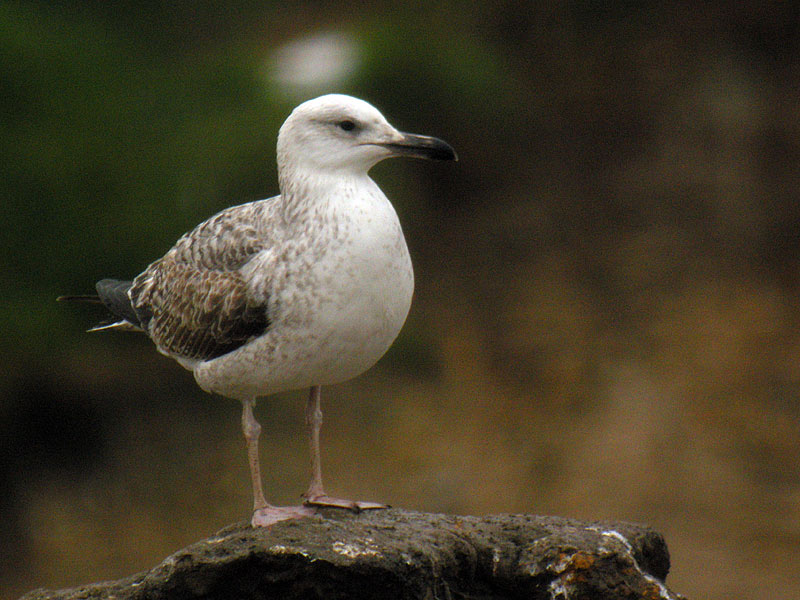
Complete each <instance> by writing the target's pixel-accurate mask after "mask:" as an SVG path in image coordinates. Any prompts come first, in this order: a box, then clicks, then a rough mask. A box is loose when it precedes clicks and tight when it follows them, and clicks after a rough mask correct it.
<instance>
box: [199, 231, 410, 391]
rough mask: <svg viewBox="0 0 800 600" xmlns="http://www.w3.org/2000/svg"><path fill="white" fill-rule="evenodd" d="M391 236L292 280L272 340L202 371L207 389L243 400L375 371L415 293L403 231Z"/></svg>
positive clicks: (335, 255)
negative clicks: (372, 367)
mask: <svg viewBox="0 0 800 600" xmlns="http://www.w3.org/2000/svg"><path fill="white" fill-rule="evenodd" d="M390 233H391V234H392V235H387V236H384V237H383V238H381V241H380V242H379V243H374V242H373V241H372V239H371V238H370V239H366V240H363V239H361V240H355V241H352V240H346V242H345V243H343V244H342V245H340V246H338V247H334V248H331V249H329V250H328V251H327V252H326V254H325V255H324V256H322V257H321V258H319V260H317V261H315V262H314V263H313V264H308V265H307V268H306V269H305V271H304V272H303V273H302V274H301V275H299V276H296V277H289V278H288V279H287V284H286V285H285V286H284V287H283V289H282V290H281V292H280V294H279V295H278V297H276V298H275V300H276V302H277V304H278V306H279V310H278V314H277V315H276V319H275V321H274V322H273V323H272V324H271V326H270V328H269V330H268V331H267V332H266V334H265V335H263V336H261V337H260V338H256V339H254V340H253V341H251V342H250V343H248V344H246V345H245V346H243V347H241V348H240V349H238V350H236V351H234V352H231V353H230V354H227V355H224V356H221V357H219V358H217V359H215V360H212V361H208V362H206V363H202V364H201V365H198V366H197V367H196V368H195V377H196V378H197V381H198V383H199V384H200V385H201V387H203V388H204V389H206V390H208V391H214V392H217V393H220V394H222V395H224V396H228V397H234V398H239V399H243V398H248V397H257V396H264V395H267V394H271V393H275V392H278V391H284V390H290V389H297V388H302V387H307V386H311V385H326V384H331V383H338V382H341V381H345V380H347V379H350V378H352V377H355V376H357V375H359V374H361V373H363V372H364V371H366V370H367V369H369V368H370V367H371V366H372V365H374V364H375V362H377V361H378V359H380V358H381V356H383V354H384V353H385V352H386V351H387V350H388V349H389V347H390V346H391V344H392V342H393V341H394V339H395V338H396V337H397V335H398V333H399V332H400V329H401V328H402V326H403V323H404V322H405V319H406V316H407V314H408V310H409V308H410V306H411V297H412V294H413V289H414V277H413V270H412V267H411V260H410V258H409V255H408V249H407V248H406V244H405V240H404V238H403V237H402V232H401V231H400V229H399V224H398V225H397V227H396V230H392V231H391V232H390Z"/></svg>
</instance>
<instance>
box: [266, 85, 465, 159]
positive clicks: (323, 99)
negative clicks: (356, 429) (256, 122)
mask: <svg viewBox="0 0 800 600" xmlns="http://www.w3.org/2000/svg"><path fill="white" fill-rule="evenodd" d="M401 155H405V156H416V157H418V158H433V159H439V160H456V154H455V152H454V151H453V149H452V148H451V147H450V145H449V144H447V143H446V142H444V141H442V140H439V139H437V138H433V137H428V136H421V135H414V134H409V133H403V132H401V131H398V130H397V129H395V128H394V127H392V126H391V125H390V124H389V122H388V121H387V120H386V119H385V118H384V117H383V115H382V114H381V113H380V112H379V111H378V109H376V108H375V107H374V106H372V105H371V104H369V103H367V102H364V101H363V100H359V99H358V98H353V97H352V96H345V95H342V94H329V95H327V96H320V97H319V98H315V99H313V100H308V101H307V102H304V103H303V104H301V105H300V106H298V107H297V108H295V109H294V111H292V114H291V115H289V118H288V119H286V122H285V123H284V124H283V126H282V127H281V129H280V132H279V133H278V171H279V172H281V171H283V170H284V169H287V168H289V169H290V170H293V171H296V170H304V171H305V170H308V171H313V172H317V173H322V172H324V171H333V172H339V173H341V172H350V173H366V172H367V171H368V170H369V169H370V168H371V167H372V166H373V165H374V164H375V163H377V162H379V161H381V160H383V159H384V158H389V157H390V156H401Z"/></svg>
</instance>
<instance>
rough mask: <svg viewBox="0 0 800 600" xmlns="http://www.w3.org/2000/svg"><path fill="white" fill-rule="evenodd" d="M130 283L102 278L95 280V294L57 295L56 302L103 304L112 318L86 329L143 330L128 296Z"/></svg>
mask: <svg viewBox="0 0 800 600" xmlns="http://www.w3.org/2000/svg"><path fill="white" fill-rule="evenodd" d="M131 284H132V282H130V281H120V280H117V279H102V280H100V281H98V282H97V294H75V295H67V296H59V297H58V298H56V300H57V301H58V302H86V303H89V304H102V305H104V306H105V307H106V308H107V309H108V311H109V312H110V313H111V315H112V317H113V318H112V319H109V320H106V321H103V322H100V323H98V324H97V325H95V326H94V327H92V328H91V329H89V330H88V331H105V330H107V329H116V330H120V331H143V328H142V326H141V323H140V321H139V316H138V315H137V314H136V311H135V310H134V309H133V306H131V301H130V298H128V290H129V289H130V287H131Z"/></svg>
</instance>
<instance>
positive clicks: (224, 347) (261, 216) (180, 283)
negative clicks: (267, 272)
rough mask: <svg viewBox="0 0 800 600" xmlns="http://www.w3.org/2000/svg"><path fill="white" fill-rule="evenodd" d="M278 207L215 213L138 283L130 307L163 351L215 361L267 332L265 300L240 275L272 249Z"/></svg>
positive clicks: (269, 204)
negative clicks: (269, 228) (272, 220)
mask: <svg viewBox="0 0 800 600" xmlns="http://www.w3.org/2000/svg"><path fill="white" fill-rule="evenodd" d="M275 204H276V199H275V198H271V199H269V200H262V201H259V202H252V203H249V204H243V205H241V206H235V207H232V208H229V209H227V210H224V211H222V212H221V213H218V214H217V215H215V216H214V217H211V218H210V219H209V220H207V221H205V222H203V223H201V224H200V225H198V226H197V227H195V228H194V229H193V230H192V231H190V232H189V233H187V234H186V235H184V236H183V237H182V238H181V239H180V240H178V242H177V243H176V244H175V246H174V247H173V248H172V249H171V250H170V251H169V252H167V254H165V255H164V256H163V257H162V258H160V259H159V260H157V261H155V262H154V263H152V264H151V265H150V266H149V267H148V268H147V269H146V270H145V271H144V272H143V273H142V274H141V275H139V276H138V277H137V278H136V279H134V281H133V285H132V286H131V289H130V292H129V296H130V299H131V304H132V306H133V308H134V310H135V311H136V313H137V314H138V315H140V316H141V320H142V322H143V323H142V324H143V326H144V328H145V329H146V331H147V332H148V334H149V335H150V337H151V338H152V339H153V341H154V342H155V343H156V344H157V345H158V347H159V348H160V349H161V350H162V351H164V352H167V353H169V354H172V355H177V356H180V357H183V358H191V359H200V360H210V359H212V358H217V357H219V356H222V355H224V354H227V353H228V352H231V351H233V350H236V349H237V348H239V347H241V346H242V345H244V344H246V343H247V342H248V341H250V340H251V339H252V338H253V337H254V336H258V335H261V334H262V333H264V332H265V331H266V330H267V329H268V328H269V324H270V322H269V317H268V314H267V311H268V300H269V299H268V298H267V294H266V292H265V290H264V289H260V290H256V289H253V286H252V285H251V284H250V283H249V282H248V281H246V280H245V279H244V278H243V276H242V271H241V269H242V267H243V266H244V265H246V264H247V263H248V262H249V261H250V259H252V257H253V256H255V255H256V254H258V253H259V252H261V251H262V250H265V249H267V248H269V246H270V243H271V240H270V239H269V236H268V235H266V233H265V231H264V226H265V223H267V222H268V221H269V217H270V216H271V214H272V211H273V210H274V206H275ZM263 285H264V282H262V286H263Z"/></svg>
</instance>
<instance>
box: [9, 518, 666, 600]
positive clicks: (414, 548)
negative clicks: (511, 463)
mask: <svg viewBox="0 0 800 600" xmlns="http://www.w3.org/2000/svg"><path fill="white" fill-rule="evenodd" d="M668 571H669V554H668V552H667V547H666V544H665V542H664V539H663V538H662V537H661V535H660V534H658V533H656V532H655V531H653V530H651V529H649V528H647V527H643V526H640V525H633V524H629V523H603V522H599V523H584V522H580V521H575V520H570V519H563V518H557V517H537V516H531V515H493V516H487V517H459V516H453V515H438V514H424V513H416V512H410V511H405V510H399V509H390V510H376V511H366V512H363V513H360V514H354V513H351V512H348V511H343V510H337V509H327V510H322V511H320V514H319V515H316V516H314V517H311V518H307V519H299V520H293V521H284V522H281V523H278V524H276V525H274V526H272V527H270V528H267V529H253V528H251V527H250V526H249V525H248V524H245V523H241V524H237V525H233V526H230V527H227V528H226V529H223V530H222V531H220V532H219V533H217V534H216V535H215V536H213V537H211V538H208V539H206V540H203V541H201V542H197V543H195V544H192V545H191V546H188V547H187V548H184V549H183V550H180V551H178V552H176V553H175V554H173V555H172V556H169V557H168V558H167V559H166V560H164V562H162V563H161V564H160V565H158V566H156V567H154V568H153V569H151V570H150V571H147V572H144V573H139V574H138V575H134V576H132V577H128V578H125V579H121V580H119V581H112V582H104V583H95V584H91V585H86V586H83V587H80V588H73V589H67V590H57V591H53V590H44V589H38V590H34V591H32V592H29V593H28V594H26V595H25V596H23V600H45V599H48V600H50V599H55V598H63V599H70V600H77V599H79V598H80V599H90V598H91V599H109V600H110V599H112V598H113V599H115V600H126V599H130V600H134V599H136V600H145V599H146V600H158V599H162V598H163V599H170V600H183V599H189V598H192V599H195V598H203V599H208V600H210V599H216V598H219V599H223V598H224V599H226V600H228V599H231V598H235V599H238V600H247V599H271V598H276V599H281V600H292V599H303V600H309V599H315V598H319V599H323V598H324V599H325V600H337V599H344V598H358V599H359V600H369V599H383V598H391V599H415V600H417V599H419V600H434V599H442V600H450V599H451V598H452V599H455V598H470V599H484V600H489V599H492V600H499V599H501V598H526V599H538V598H542V599H548V600H568V599H577V598H583V599H592V600H604V599H612V598H613V599H622V598H625V599H633V598H647V599H653V600H655V599H659V598H660V599H664V600H672V599H675V600H677V599H680V598H681V596H679V595H677V594H675V593H673V592H671V591H669V590H668V589H667V588H666V587H665V585H664V583H663V582H664V578H665V577H666V576H667V572H668Z"/></svg>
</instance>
